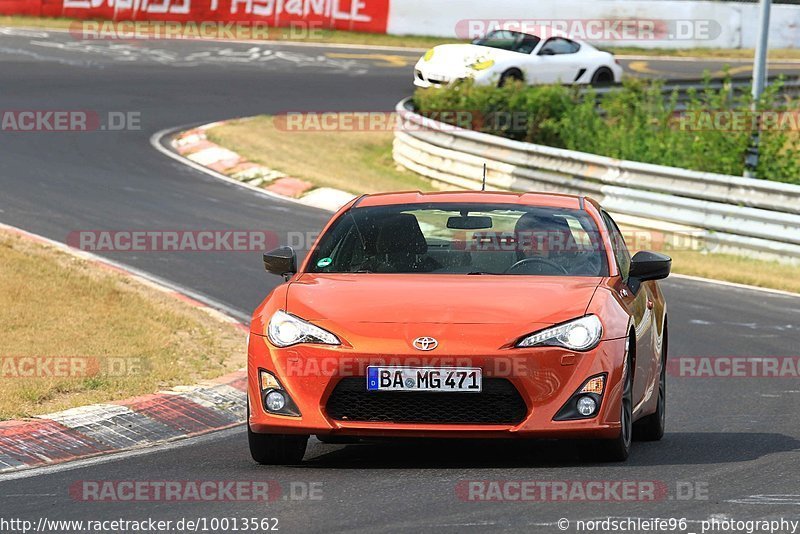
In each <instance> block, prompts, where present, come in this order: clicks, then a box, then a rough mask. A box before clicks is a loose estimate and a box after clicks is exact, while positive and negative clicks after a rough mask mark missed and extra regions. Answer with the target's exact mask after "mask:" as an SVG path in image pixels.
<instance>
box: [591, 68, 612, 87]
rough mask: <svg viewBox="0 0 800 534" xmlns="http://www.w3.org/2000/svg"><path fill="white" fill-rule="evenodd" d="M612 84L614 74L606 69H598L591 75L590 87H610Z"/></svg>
mask: <svg viewBox="0 0 800 534" xmlns="http://www.w3.org/2000/svg"><path fill="white" fill-rule="evenodd" d="M612 83H614V73H613V72H611V69H609V68H608V67H600V68H599V69H597V71H595V73H594V74H593V75H592V85H611V84H612Z"/></svg>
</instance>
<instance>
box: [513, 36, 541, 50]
mask: <svg viewBox="0 0 800 534" xmlns="http://www.w3.org/2000/svg"><path fill="white" fill-rule="evenodd" d="M539 40H540V39H539V38H538V37H534V36H533V35H526V36H524V37H523V38H522V41H521V42H520V43H519V45H517V50H516V51H517V52H519V53H520V54H530V53H531V52H533V51H534V49H536V45H537V44H539Z"/></svg>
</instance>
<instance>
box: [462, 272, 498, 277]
mask: <svg viewBox="0 0 800 534" xmlns="http://www.w3.org/2000/svg"><path fill="white" fill-rule="evenodd" d="M481 274H492V275H500V274H502V273H490V272H488V271H472V272H471V273H467V276H477V275H481Z"/></svg>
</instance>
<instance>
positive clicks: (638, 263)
mask: <svg viewBox="0 0 800 534" xmlns="http://www.w3.org/2000/svg"><path fill="white" fill-rule="evenodd" d="M671 269H672V258H670V257H669V256H665V255H664V254H659V253H658V252H650V251H647V250H642V251H639V252H637V253H636V254H635V255H634V256H633V258H631V272H630V275H629V276H630V278H635V279H637V280H639V281H640V282H644V281H646V280H661V279H662V278H666V277H668V276H669V272H670V270H671Z"/></svg>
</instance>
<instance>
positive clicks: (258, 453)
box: [247, 406, 308, 465]
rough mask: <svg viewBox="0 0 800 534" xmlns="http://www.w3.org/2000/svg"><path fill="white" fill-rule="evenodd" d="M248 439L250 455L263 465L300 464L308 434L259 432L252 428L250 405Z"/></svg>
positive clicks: (304, 452)
mask: <svg viewBox="0 0 800 534" xmlns="http://www.w3.org/2000/svg"><path fill="white" fill-rule="evenodd" d="M247 420H248V423H247V441H248V443H249V444H250V456H252V457H253V460H255V461H256V462H258V463H260V464H262V465H283V464H299V463H300V462H302V461H303V456H305V454H306V446H307V445H308V436H305V435H295V434H259V433H257V432H253V431H252V430H251V429H250V423H249V421H250V407H249V406H248V408H247Z"/></svg>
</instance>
